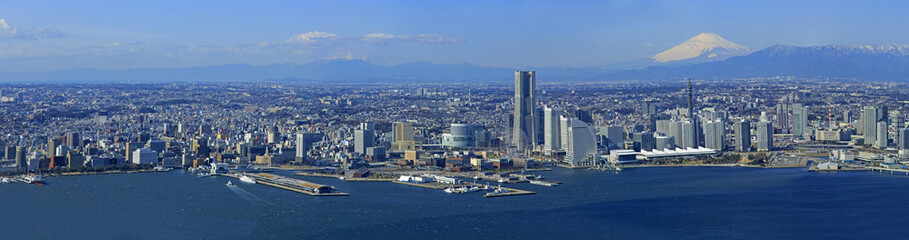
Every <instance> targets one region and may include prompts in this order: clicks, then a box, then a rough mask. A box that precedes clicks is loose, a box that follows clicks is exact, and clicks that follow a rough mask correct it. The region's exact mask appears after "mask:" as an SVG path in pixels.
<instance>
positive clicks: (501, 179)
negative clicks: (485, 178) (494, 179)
mask: <svg viewBox="0 0 909 240" xmlns="http://www.w3.org/2000/svg"><path fill="white" fill-rule="evenodd" d="M503 182H507V181H506V180H505V179H504V178H499V183H503Z"/></svg>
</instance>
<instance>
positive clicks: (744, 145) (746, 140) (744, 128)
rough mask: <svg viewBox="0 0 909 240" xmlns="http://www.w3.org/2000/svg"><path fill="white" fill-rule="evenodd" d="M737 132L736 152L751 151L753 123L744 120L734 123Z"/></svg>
mask: <svg viewBox="0 0 909 240" xmlns="http://www.w3.org/2000/svg"><path fill="white" fill-rule="evenodd" d="M733 128H735V129H733V130H735V150H736V151H739V152H747V151H751V123H750V122H748V120H742V121H739V122H735V123H733Z"/></svg>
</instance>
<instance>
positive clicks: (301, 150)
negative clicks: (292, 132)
mask: <svg viewBox="0 0 909 240" xmlns="http://www.w3.org/2000/svg"><path fill="white" fill-rule="evenodd" d="M319 141H322V134H321V133H297V141H296V144H297V149H296V150H297V152H296V155H295V157H296V158H297V160H298V161H306V160H308V159H307V155H306V153H307V152H309V150H310V149H312V144H313V143H316V142H319Z"/></svg>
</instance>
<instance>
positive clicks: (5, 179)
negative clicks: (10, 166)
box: [0, 178, 11, 183]
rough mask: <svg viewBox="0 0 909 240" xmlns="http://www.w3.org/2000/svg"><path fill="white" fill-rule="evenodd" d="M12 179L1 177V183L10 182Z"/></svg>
mask: <svg viewBox="0 0 909 240" xmlns="http://www.w3.org/2000/svg"><path fill="white" fill-rule="evenodd" d="M10 181H11V180H10V179H9V178H0V183H9V182H10Z"/></svg>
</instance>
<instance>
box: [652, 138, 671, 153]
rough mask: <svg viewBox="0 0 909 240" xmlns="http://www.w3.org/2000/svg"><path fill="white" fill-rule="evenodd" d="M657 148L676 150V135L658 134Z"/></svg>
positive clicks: (659, 149)
mask: <svg viewBox="0 0 909 240" xmlns="http://www.w3.org/2000/svg"><path fill="white" fill-rule="evenodd" d="M655 139H656V140H655V141H656V150H658V151H663V150H666V149H669V150H675V137H673V136H656V137H655Z"/></svg>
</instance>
